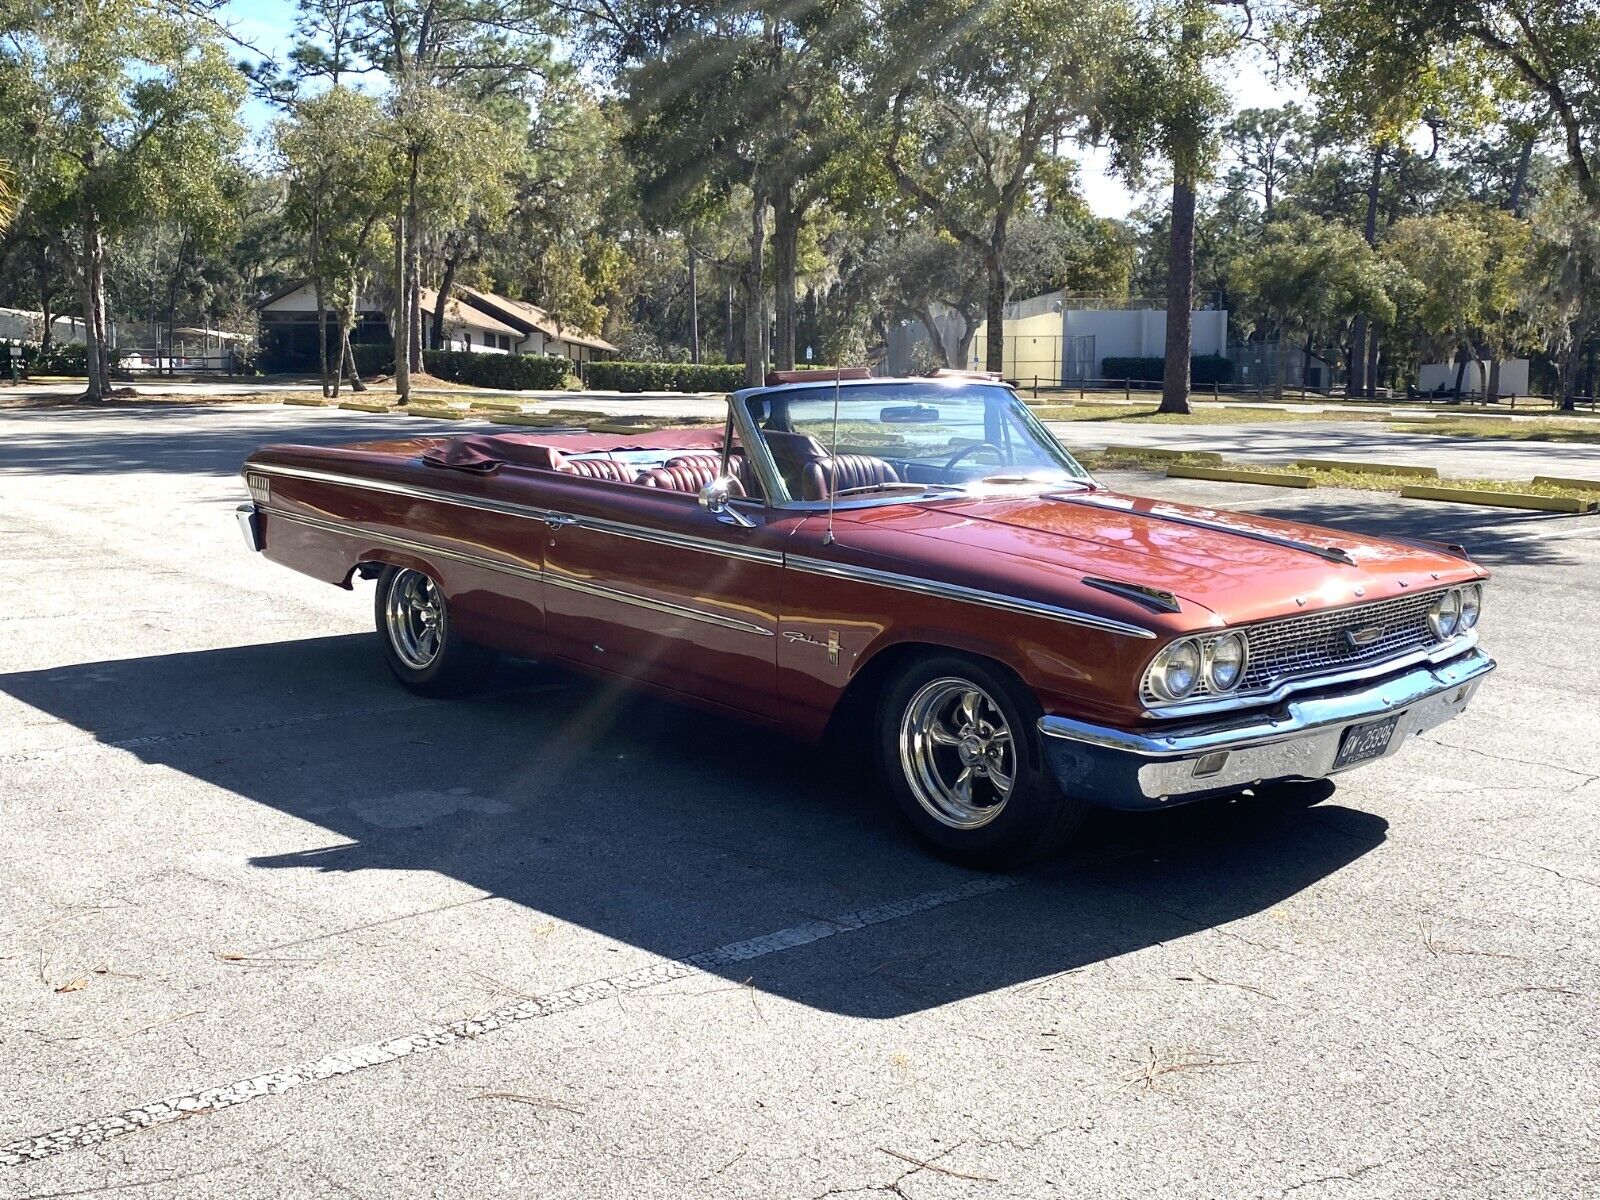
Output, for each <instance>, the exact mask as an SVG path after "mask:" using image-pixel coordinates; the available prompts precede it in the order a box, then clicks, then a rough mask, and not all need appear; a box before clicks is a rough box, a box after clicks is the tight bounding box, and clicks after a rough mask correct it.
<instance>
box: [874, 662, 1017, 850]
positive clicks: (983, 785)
mask: <svg viewBox="0 0 1600 1200" xmlns="http://www.w3.org/2000/svg"><path fill="white" fill-rule="evenodd" d="M900 765H901V767H902V769H903V770H904V771H905V774H906V781H907V782H908V783H909V784H910V785H911V790H912V792H913V794H914V795H915V796H916V798H917V802H918V803H919V804H921V805H922V807H923V808H924V809H926V810H927V812H928V815H929V816H931V817H933V818H934V819H935V820H936V821H939V822H941V823H942V824H945V825H948V826H950V827H951V828H952V829H977V828H980V827H981V826H984V825H987V824H988V823H989V822H990V821H993V820H994V819H995V818H996V817H998V816H999V815H1000V812H1001V810H1002V809H1004V808H1005V806H1006V801H1007V800H1008V799H1009V798H1010V796H1011V790H1012V788H1013V787H1014V786H1015V784H1016V777H1017V748H1016V743H1015V741H1014V740H1013V739H1012V736H1011V727H1010V725H1009V724H1008V723H1007V722H1006V717H1005V713H1004V712H1003V711H1002V710H1001V708H1000V706H999V705H998V704H996V703H995V701H994V698H993V697H992V696H990V695H989V693H988V692H986V691H984V690H983V689H982V688H981V687H979V686H978V685H977V684H975V683H973V682H972V681H971V680H969V679H961V678H958V677H955V676H946V677H944V678H941V679H934V680H932V681H930V682H929V683H927V684H924V685H923V687H922V688H921V689H920V690H919V691H918V692H917V693H916V695H914V696H912V697H911V700H910V702H909V703H908V704H907V705H906V708H905V714H904V715H903V716H902V717H901V719H900Z"/></svg>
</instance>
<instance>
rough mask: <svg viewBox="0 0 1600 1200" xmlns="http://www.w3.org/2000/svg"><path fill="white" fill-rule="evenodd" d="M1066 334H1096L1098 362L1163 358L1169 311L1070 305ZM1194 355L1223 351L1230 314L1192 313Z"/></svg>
mask: <svg viewBox="0 0 1600 1200" xmlns="http://www.w3.org/2000/svg"><path fill="white" fill-rule="evenodd" d="M1061 316H1062V333H1063V334H1064V335H1065V336H1066V337H1093V338H1094V354H1095V360H1096V365H1097V368H1098V364H1099V362H1100V361H1101V360H1104V359H1107V358H1160V357H1161V356H1162V355H1164V354H1165V353H1166V352H1167V313H1166V310H1165V309H1148V308H1143V309H1140V308H1129V309H1114V308H1069V309H1067V310H1066V311H1065V312H1063V313H1062V314H1061ZM1189 319H1190V321H1191V322H1192V323H1193V340H1192V343H1191V344H1192V349H1191V351H1190V353H1192V354H1221V353H1223V351H1224V349H1225V348H1226V347H1227V344H1228V314H1227V312H1226V311H1224V310H1219V309H1206V310H1203V311H1201V312H1195V313H1191V314H1190V318H1189Z"/></svg>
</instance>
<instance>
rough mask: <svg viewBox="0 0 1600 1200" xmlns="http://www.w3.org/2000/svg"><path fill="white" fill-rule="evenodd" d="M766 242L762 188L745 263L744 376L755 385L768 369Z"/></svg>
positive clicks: (752, 215)
mask: <svg viewBox="0 0 1600 1200" xmlns="http://www.w3.org/2000/svg"><path fill="white" fill-rule="evenodd" d="M766 243H767V201H766V197H765V196H763V195H761V194H760V193H759V192H758V193H757V194H756V197H755V203H754V204H753V205H752V206H751V211H750V253H749V257H748V258H747V259H746V261H745V265H744V379H745V383H746V384H748V385H749V386H751V387H759V386H761V383H762V382H763V381H764V380H765V378H766V372H767V363H766V353H765V346H766V336H767V305H766V298H767V297H766V284H765V256H766Z"/></svg>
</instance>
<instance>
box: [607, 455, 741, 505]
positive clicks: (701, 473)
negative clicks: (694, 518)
mask: <svg viewBox="0 0 1600 1200" xmlns="http://www.w3.org/2000/svg"><path fill="white" fill-rule="evenodd" d="M728 470H729V471H730V472H732V474H733V479H734V483H735V485H736V487H735V491H734V494H735V495H739V496H748V495H750V494H751V493H752V492H755V491H756V489H754V488H752V487H751V486H750V464H749V462H748V461H746V459H745V457H744V455H742V454H733V455H730V456H729V458H728ZM721 471H722V457H721V456H720V455H717V454H685V455H683V456H682V457H681V458H674V459H669V460H668V461H667V464H666V465H665V466H662V467H656V468H654V469H652V470H649V471H641V472H640V473H639V477H638V479H636V480H634V482H635V483H642V484H643V485H644V486H645V487H659V488H671V489H672V490H673V491H676V492H698V491H699V490H700V489H701V488H703V487H705V486H706V484H708V483H711V482H713V481H714V480H715V479H716V478H717V476H718V475H719V474H720V473H721Z"/></svg>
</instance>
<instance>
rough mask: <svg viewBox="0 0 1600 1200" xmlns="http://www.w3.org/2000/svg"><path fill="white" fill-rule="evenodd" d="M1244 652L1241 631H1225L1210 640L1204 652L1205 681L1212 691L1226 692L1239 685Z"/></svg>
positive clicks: (1242, 670) (1245, 651)
mask: <svg viewBox="0 0 1600 1200" xmlns="http://www.w3.org/2000/svg"><path fill="white" fill-rule="evenodd" d="M1246 653H1247V650H1246V645H1245V640H1244V634H1242V633H1225V634H1223V635H1222V636H1221V637H1219V638H1215V639H1214V640H1213V641H1212V642H1211V645H1210V646H1209V647H1207V654H1206V682H1207V683H1209V684H1210V685H1211V690H1212V691H1214V692H1228V691H1232V690H1233V689H1234V688H1236V687H1238V686H1239V680H1240V679H1241V678H1243V676H1244V660H1245V654H1246Z"/></svg>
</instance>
